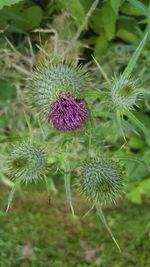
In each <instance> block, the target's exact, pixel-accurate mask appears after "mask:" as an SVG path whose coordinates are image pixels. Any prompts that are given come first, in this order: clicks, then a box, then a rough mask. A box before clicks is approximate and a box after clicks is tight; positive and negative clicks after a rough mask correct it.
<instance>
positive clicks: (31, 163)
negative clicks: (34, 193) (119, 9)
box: [7, 143, 46, 183]
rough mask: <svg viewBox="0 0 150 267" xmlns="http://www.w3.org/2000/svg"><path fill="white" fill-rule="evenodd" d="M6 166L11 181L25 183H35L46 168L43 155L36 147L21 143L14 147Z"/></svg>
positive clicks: (41, 150) (39, 148) (40, 149)
mask: <svg viewBox="0 0 150 267" xmlns="http://www.w3.org/2000/svg"><path fill="white" fill-rule="evenodd" d="M7 165H8V167H7V172H8V174H9V175H10V177H11V178H12V179H20V181H22V182H25V183H28V182H32V181H35V182H36V181H37V180H38V179H39V178H41V177H42V175H43V173H44V170H45V168H46V162H45V153H44V151H43V149H42V148H41V147H39V146H37V145H33V144H30V143H21V144H19V145H18V146H17V147H14V149H13V151H12V152H11V155H10V157H9V159H8V161H7Z"/></svg>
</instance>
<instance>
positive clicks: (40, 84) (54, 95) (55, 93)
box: [31, 63, 89, 131]
mask: <svg viewBox="0 0 150 267" xmlns="http://www.w3.org/2000/svg"><path fill="white" fill-rule="evenodd" d="M88 86H89V75H88V73H87V70H86V69H85V68H83V67H74V66H73V65H68V64H66V63H49V64H45V65H41V66H40V67H39V68H38V69H37V71H35V72H34V73H33V88H32V94H31V97H32V104H33V105H34V106H36V107H37V108H38V110H39V113H40V114H41V115H42V117H44V118H45V119H46V120H47V119H48V121H49V122H51V123H52V124H53V126H54V127H55V126H56V127H55V128H56V129H58V130H61V131H62V130H64V131H67V130H71V129H72V130H74V129H76V128H80V127H81V126H82V125H83V123H84V122H85V117H87V110H86V108H85V105H84V101H82V100H81V99H77V98H78V94H79V93H80V92H82V91H83V90H84V89H86V88H88ZM64 102H66V105H67V107H66V106H65V105H64ZM58 106H59V111H60V109H61V113H60V112H59V111H58V110H56V109H57V108H56V107H58ZM77 106H78V107H77ZM71 110H72V111H71ZM71 112H73V113H72V116H73V121H74V125H76V127H73V123H72V119H70V118H71ZM67 113H68V114H67ZM75 113H76V114H75ZM63 114H64V118H63ZM82 115H83V116H82ZM66 118H67V120H66ZM68 118H69V119H68ZM75 119H77V121H76V122H75ZM61 120H63V121H64V122H65V123H64V126H62V124H63V123H62V122H61ZM78 120H80V124H79V122H78ZM69 122H70V123H71V124H70V126H69V125H68V123H69ZM66 124H67V125H68V126H66Z"/></svg>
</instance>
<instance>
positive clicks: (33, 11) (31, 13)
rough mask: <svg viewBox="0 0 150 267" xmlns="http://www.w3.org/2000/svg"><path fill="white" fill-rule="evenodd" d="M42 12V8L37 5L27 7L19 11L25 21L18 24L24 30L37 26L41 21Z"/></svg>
mask: <svg viewBox="0 0 150 267" xmlns="http://www.w3.org/2000/svg"><path fill="white" fill-rule="evenodd" d="M42 13H43V12H42V9H41V8H40V7H39V6H38V5H34V6H30V7H28V8H27V9H25V10H24V11H23V12H22V13H21V16H22V18H23V19H25V20H26V22H24V23H20V24H18V26H20V28H21V29H23V30H25V31H30V30H33V29H35V28H37V27H39V25H40V23H41V21H42Z"/></svg>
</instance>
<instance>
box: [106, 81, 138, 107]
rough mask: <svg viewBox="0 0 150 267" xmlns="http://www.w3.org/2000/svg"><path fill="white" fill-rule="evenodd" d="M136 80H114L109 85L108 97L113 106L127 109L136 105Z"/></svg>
mask: <svg viewBox="0 0 150 267" xmlns="http://www.w3.org/2000/svg"><path fill="white" fill-rule="evenodd" d="M139 94H140V90H139V88H137V80H136V81H133V80H131V79H122V78H121V77H120V79H119V78H115V79H114V80H113V81H112V84H111V85H110V95H111V99H112V101H113V103H114V105H115V106H116V107H118V108H128V109H132V107H133V106H134V105H135V104H136V100H137V97H138V95H139Z"/></svg>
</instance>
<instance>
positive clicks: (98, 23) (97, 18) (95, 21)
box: [90, 8, 104, 35]
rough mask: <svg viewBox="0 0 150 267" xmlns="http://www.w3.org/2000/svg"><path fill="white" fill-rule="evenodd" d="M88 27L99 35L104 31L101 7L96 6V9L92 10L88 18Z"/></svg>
mask: <svg viewBox="0 0 150 267" xmlns="http://www.w3.org/2000/svg"><path fill="white" fill-rule="evenodd" d="M90 27H91V28H92V29H93V31H94V32H95V33H97V34H98V35H100V33H101V32H103V31H104V29H103V20H102V10H101V9H98V8H96V10H95V11H94V12H93V14H92V16H91V18H90Z"/></svg>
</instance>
